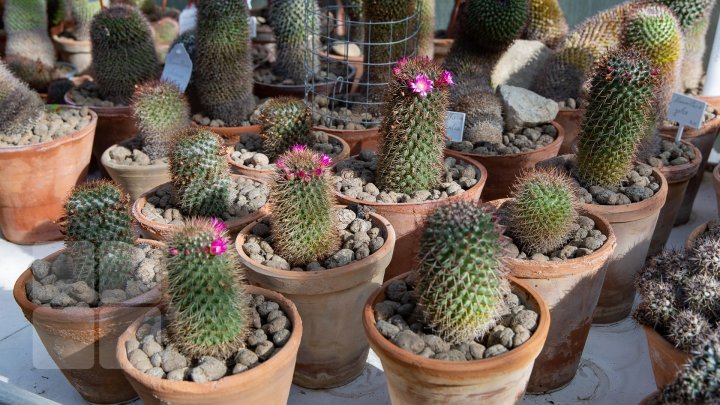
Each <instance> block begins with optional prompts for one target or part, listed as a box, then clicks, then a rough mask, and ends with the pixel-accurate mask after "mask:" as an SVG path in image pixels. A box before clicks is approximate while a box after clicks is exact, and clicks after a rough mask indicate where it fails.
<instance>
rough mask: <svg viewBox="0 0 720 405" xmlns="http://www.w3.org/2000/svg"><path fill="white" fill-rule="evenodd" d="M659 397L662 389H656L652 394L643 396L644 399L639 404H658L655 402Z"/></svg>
mask: <svg viewBox="0 0 720 405" xmlns="http://www.w3.org/2000/svg"><path fill="white" fill-rule="evenodd" d="M658 398H660V391H655V392H653V393H652V394H650V395H648V396H646V397H645V398H643V400H642V401H640V404H639V405H653V404H656V403H657V402H655V401H656V400H657V399H658Z"/></svg>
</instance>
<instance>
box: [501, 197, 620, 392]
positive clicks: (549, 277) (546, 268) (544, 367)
mask: <svg viewBox="0 0 720 405" xmlns="http://www.w3.org/2000/svg"><path fill="white" fill-rule="evenodd" d="M506 201H512V200H511V199H504V200H495V201H492V202H490V203H489V204H491V205H493V206H494V207H499V206H501V205H502V204H503V203H504V202H506ZM580 214H581V215H585V216H587V217H589V218H591V219H592V220H593V221H595V226H596V227H597V229H599V230H600V232H602V234H603V235H605V236H607V241H605V244H604V245H603V246H602V247H601V248H600V249H598V250H597V251H595V252H593V254H591V255H589V256H585V257H580V258H576V259H569V260H563V261H559V262H552V261H548V262H539V261H534V260H520V259H505V262H506V263H507V265H508V268H509V269H510V274H511V275H512V276H514V277H516V278H518V279H520V280H523V281H525V282H526V283H527V284H528V285H529V286H530V287H532V288H533V289H534V290H535V291H537V293H538V294H539V295H540V296H541V297H542V299H543V301H545V304H546V305H547V306H548V308H549V310H550V318H551V319H552V322H551V323H550V331H549V332H548V337H547V341H546V342H545V347H544V348H543V350H542V352H540V356H538V358H537V360H535V368H534V370H533V373H532V374H531V375H530V381H529V383H528V388H527V390H528V392H531V393H545V392H551V391H555V390H558V389H561V388H563V387H565V386H566V385H567V384H569V383H570V381H572V379H573V378H574V377H575V373H576V372H577V368H578V365H579V364H580V359H581V357H582V353H583V349H584V348H585V342H586V341H587V337H588V334H589V333H590V326H591V324H592V318H593V312H594V311H595V306H596V305H597V302H598V298H599V297H600V290H601V289H602V285H603V281H604V280H605V271H606V270H607V264H608V260H609V258H610V256H611V255H612V253H613V251H614V250H615V245H616V240H615V234H614V233H613V230H612V227H611V226H610V223H608V221H607V220H605V219H604V218H602V217H601V216H599V215H597V214H594V213H592V212H590V211H584V210H582V211H581V212H580Z"/></svg>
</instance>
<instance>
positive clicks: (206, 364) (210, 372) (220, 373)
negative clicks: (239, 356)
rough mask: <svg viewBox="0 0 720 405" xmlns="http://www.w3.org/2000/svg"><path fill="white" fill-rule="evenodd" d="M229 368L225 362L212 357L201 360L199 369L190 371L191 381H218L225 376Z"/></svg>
mask: <svg viewBox="0 0 720 405" xmlns="http://www.w3.org/2000/svg"><path fill="white" fill-rule="evenodd" d="M226 373H227V366H226V365H225V362H224V361H222V360H219V359H217V358H215V357H212V356H204V357H201V358H200V363H199V364H198V366H197V367H195V368H193V369H192V370H191V371H190V379H191V380H193V381H195V382H208V381H217V380H219V379H221V378H222V377H224V376H225V374H226Z"/></svg>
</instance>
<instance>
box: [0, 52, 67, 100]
mask: <svg viewBox="0 0 720 405" xmlns="http://www.w3.org/2000/svg"><path fill="white" fill-rule="evenodd" d="M5 62H6V63H7V67H8V68H9V69H10V70H11V71H12V72H13V73H14V74H15V76H17V77H18V78H19V79H20V80H22V81H24V82H25V83H27V84H29V85H30V87H31V88H32V89H33V90H35V91H37V92H40V93H46V92H47V90H48V85H49V84H50V82H51V81H53V80H56V79H60V78H63V77H64V76H65V75H64V74H63V72H62V70H60V69H56V68H55V67H53V66H47V65H45V64H44V63H42V62H40V61H39V60H33V59H28V58H23V57H22V56H16V55H13V56H8V57H7V58H5Z"/></svg>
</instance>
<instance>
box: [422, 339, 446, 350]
mask: <svg viewBox="0 0 720 405" xmlns="http://www.w3.org/2000/svg"><path fill="white" fill-rule="evenodd" d="M422 339H423V341H425V345H426V346H427V347H429V348H430V350H432V351H434V352H435V353H444V352H447V351H449V350H450V343H448V342H446V341H444V340H443V339H442V338H441V337H440V336H436V335H423V337H422Z"/></svg>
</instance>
